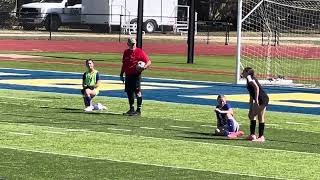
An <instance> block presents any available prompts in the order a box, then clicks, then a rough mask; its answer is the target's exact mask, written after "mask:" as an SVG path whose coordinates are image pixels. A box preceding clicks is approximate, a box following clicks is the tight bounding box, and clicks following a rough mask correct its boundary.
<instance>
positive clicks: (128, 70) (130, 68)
mask: <svg viewBox="0 0 320 180" xmlns="http://www.w3.org/2000/svg"><path fill="white" fill-rule="evenodd" d="M139 61H143V62H145V63H146V64H147V62H148V61H150V60H149V58H148V56H147V55H146V53H145V52H144V51H143V50H142V49H140V48H136V49H135V50H133V51H132V50H130V49H126V50H125V51H124V53H123V57H122V64H123V65H122V70H123V71H124V73H125V74H126V76H128V75H134V74H139V73H140V72H138V71H137V69H136V66H137V64H138V62H139Z"/></svg>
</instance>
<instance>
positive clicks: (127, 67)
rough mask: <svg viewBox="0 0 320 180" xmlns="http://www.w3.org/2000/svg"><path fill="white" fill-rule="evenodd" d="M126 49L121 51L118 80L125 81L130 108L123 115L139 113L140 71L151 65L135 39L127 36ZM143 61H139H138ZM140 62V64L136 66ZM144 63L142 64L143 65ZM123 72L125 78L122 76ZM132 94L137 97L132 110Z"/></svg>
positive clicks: (140, 100) (140, 101) (140, 99)
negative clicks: (135, 107) (135, 104)
mask: <svg viewBox="0 0 320 180" xmlns="http://www.w3.org/2000/svg"><path fill="white" fill-rule="evenodd" d="M127 45H128V49H126V50H125V51H124V53H123V57H122V67H121V73H120V80H121V81H122V82H125V92H126V93H127V95H128V100H129V106H130V109H129V111H128V112H126V113H123V115H127V116H134V115H141V107H142V94H141V73H142V71H144V70H145V69H147V68H148V67H149V66H150V65H151V61H150V60H149V57H148V56H147V55H146V53H145V52H144V51H143V50H142V49H140V48H137V47H136V40H135V39H133V38H129V39H128V42H127ZM141 61H142V62H144V63H139V62H141ZM138 63H139V64H142V66H138ZM143 64H144V65H143ZM123 74H125V78H124V77H123ZM134 95H135V96H136V98H137V110H136V111H135V110H134Z"/></svg>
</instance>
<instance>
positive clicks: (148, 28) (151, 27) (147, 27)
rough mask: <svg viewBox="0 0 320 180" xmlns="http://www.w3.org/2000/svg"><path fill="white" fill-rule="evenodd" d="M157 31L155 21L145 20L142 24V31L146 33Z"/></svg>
mask: <svg viewBox="0 0 320 180" xmlns="http://www.w3.org/2000/svg"><path fill="white" fill-rule="evenodd" d="M156 29H157V23H156V21H155V20H151V19H149V20H147V21H146V22H144V23H143V30H144V31H145V32H146V33H153V32H154V31H156Z"/></svg>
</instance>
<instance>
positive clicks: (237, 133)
mask: <svg viewBox="0 0 320 180" xmlns="http://www.w3.org/2000/svg"><path fill="white" fill-rule="evenodd" d="M243 135H244V132H243V131H238V132H232V133H230V134H229V135H228V138H229V139H235V138H238V137H241V136H243Z"/></svg>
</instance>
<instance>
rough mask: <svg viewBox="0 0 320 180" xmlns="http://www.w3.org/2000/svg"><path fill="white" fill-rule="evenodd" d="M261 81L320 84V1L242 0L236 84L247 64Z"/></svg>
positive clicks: (239, 12)
mask: <svg viewBox="0 0 320 180" xmlns="http://www.w3.org/2000/svg"><path fill="white" fill-rule="evenodd" d="M248 66H249V67H252V68H253V69H254V70H255V72H256V74H257V77H258V79H261V80H262V83H270V84H279V85H282V84H284V85H303V86H312V87H319V86H320V1H319V0H239V2H238V42H237V77H236V78H237V83H241V82H242V81H241V79H240V73H241V71H242V69H243V68H244V67H248Z"/></svg>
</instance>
